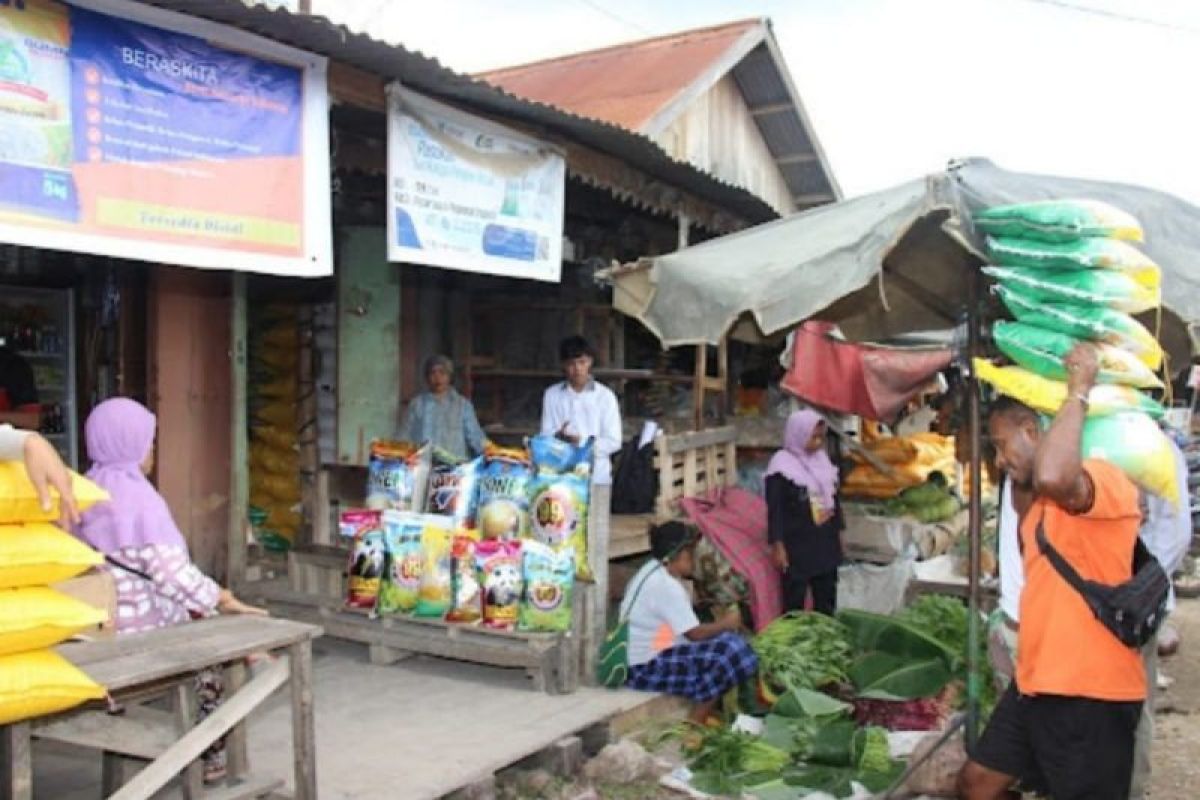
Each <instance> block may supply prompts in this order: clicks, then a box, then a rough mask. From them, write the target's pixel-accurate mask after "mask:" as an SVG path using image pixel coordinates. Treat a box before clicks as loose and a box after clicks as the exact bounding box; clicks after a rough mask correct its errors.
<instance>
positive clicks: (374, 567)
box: [346, 524, 387, 611]
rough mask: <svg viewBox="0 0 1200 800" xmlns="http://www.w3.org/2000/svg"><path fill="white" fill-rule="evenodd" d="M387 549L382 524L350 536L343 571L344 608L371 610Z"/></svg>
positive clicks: (363, 527)
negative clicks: (344, 571)
mask: <svg viewBox="0 0 1200 800" xmlns="http://www.w3.org/2000/svg"><path fill="white" fill-rule="evenodd" d="M386 553H387V549H386V547H385V545H384V541H383V527H382V524H377V525H374V526H371V527H368V526H367V525H365V524H364V525H363V526H361V527H360V528H359V530H358V532H357V533H355V535H354V545H353V546H352V547H351V548H350V561H349V564H348V566H347V567H346V607H347V608H360V609H364V610H367V611H374V610H375V603H376V602H377V601H378V599H379V587H380V584H381V583H382V582H383V568H384V561H385V560H386Z"/></svg>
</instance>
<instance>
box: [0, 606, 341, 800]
mask: <svg viewBox="0 0 1200 800" xmlns="http://www.w3.org/2000/svg"><path fill="white" fill-rule="evenodd" d="M320 635H321V629H320V628H318V627H316V626H313V625H306V624H302V623H298V622H290V621H288V620H281V619H264V618H262V617H238V616H229V617H217V618H214V619H208V620H202V621H198V622H193V623H190V624H187V625H180V626H177V627H174V628H165V629H162V630H157V631H152V632H149V633H143V634H135V635H130V636H122V637H118V638H115V639H108V640H104V641H95V642H79V643H71V644H66V645H63V646H62V647H60V648H59V652H60V653H61V654H62V655H63V656H64V657H66V658H67V659H68V660H69V661H71V662H72V663H74V664H75V665H76V666H78V667H79V668H80V669H82V670H83V671H84V672H85V673H87V674H88V675H89V676H90V677H91V678H92V679H93V680H95V681H96V682H97V683H99V684H100V685H102V686H104V687H105V688H107V689H108V691H109V694H110V695H111V697H112V698H113V699H114V700H115V701H117V702H118V703H121V704H122V705H124V706H125V709H124V711H123V713H120V714H112V713H109V711H108V710H107V708H97V707H96V705H89V706H84V707H81V708H79V709H75V710H72V711H68V712H64V713H61V714H54V715H50V716H47V717H41V718H38V719H33V720H28V721H25V722H19V723H15V724H12V725H5V726H3V727H0V743H2V744H3V746H4V747H3V750H4V757H3V761H2V762H0V763H2V764H3V766H4V769H5V774H4V780H3V793H4V794H6V795H7V796H8V797H9V798H13V800H30V798H32V797H33V764H32V752H31V747H30V743H31V739H46V740H51V741H57V742H64V743H68V744H71V745H75V746H79V747H86V748H91V749H94V750H99V751H101V752H102V753H103V754H104V755H103V759H104V760H103V791H104V796H105V797H111V798H114V799H115V800H148V799H149V798H150V797H151V796H153V795H155V794H156V793H157V792H159V791H160V790H161V789H163V788H164V787H165V786H167V784H169V783H170V782H171V780H172V779H174V778H175V777H176V776H177V775H180V776H181V777H182V780H181V786H180V788H181V790H182V793H183V797H184V798H185V800H199V799H200V798H204V799H205V800H244V799H246V798H256V797H267V796H270V797H273V798H274V797H284V796H286V795H283V794H281V793H280V792H279V789H280V786H281V785H282V781H279V780H272V779H267V778H256V777H255V776H253V775H251V774H250V770H249V757H248V752H247V742H246V719H247V717H248V716H249V714H250V713H251V712H253V711H254V710H255V709H256V708H257V707H258V706H260V705H261V704H262V703H263V701H265V700H266V699H267V698H268V697H270V696H271V694H272V693H274V692H275V690H276V689H278V688H280V687H281V686H283V685H284V684H286V683H289V682H290V683H291V704H292V737H293V745H292V746H293V755H294V764H295V793H294V794H293V795H291V796H292V797H294V798H296V800H315V798H316V797H317V781H316V750H315V740H314V720H313V682H312V678H313V676H312V640H313V639H314V638H316V637H317V636H320ZM255 653H273V654H278V655H279V658H278V659H277V660H275V661H274V662H273V663H270V664H269V665H268V666H266V667H265V668H264V669H263V670H262V671H260V672H258V674H256V675H254V676H253V677H250V674H249V673H250V670H249V669H248V668H247V666H246V657H247V656H250V655H252V654H255ZM208 668H223V669H224V670H225V672H226V681H225V687H226V694H225V697H224V698H223V699H222V701H221V705H220V706H219V707H218V708H217V709H216V711H214V712H213V713H212V714H210V715H209V716H208V717H206V718H205V719H204V721H203V722H200V723H199V724H196V722H195V717H194V712H195V696H194V695H195V693H194V680H195V675H196V673H197V672H199V671H200V670H203V669H208ZM163 698H166V699H167V700H168V707H169V708H170V710H169V711H168V710H161V709H158V708H155V707H153V706H152V705H145V703H147V702H148V701H153V700H160V699H163ZM226 735H227V738H226V747H227V752H228V772H229V780H228V782H227V785H225V786H223V787H219V788H212V789H209V790H207V791H206V790H205V789H204V787H203V782H202V772H201V765H200V762H199V761H198V759H199V758H200V755H201V754H202V753H203V752H204V751H205V750H206V749H207V748H208V747H209V746H210V745H211V744H212V743H213V742H215V741H217V740H218V739H220V738H221V737H222V736H226ZM130 760H133V761H135V762H149V763H148V765H146V766H145V768H144V769H142V770H141V771H140V772H138V773H137V774H136V775H134V776H133V777H132V778H131V779H130V780H129V781H128V782H125V780H124V774H123V773H124V768H125V766H126V765H127V764H128V763H129V761H130Z"/></svg>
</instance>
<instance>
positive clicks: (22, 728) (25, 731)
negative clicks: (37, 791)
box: [0, 722, 33, 800]
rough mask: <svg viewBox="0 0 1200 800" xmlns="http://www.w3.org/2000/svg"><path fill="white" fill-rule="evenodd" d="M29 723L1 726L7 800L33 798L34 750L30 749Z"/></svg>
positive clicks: (27, 799)
mask: <svg viewBox="0 0 1200 800" xmlns="http://www.w3.org/2000/svg"><path fill="white" fill-rule="evenodd" d="M29 730H30V728H29V723H28V722H15V723H13V724H11V725H5V726H4V727H3V728H0V748H2V749H3V751H4V753H3V759H4V761H3V763H4V786H3V788H2V790H0V792H2V796H3V797H4V798H5V800H33V752H32V750H31V749H30V741H29Z"/></svg>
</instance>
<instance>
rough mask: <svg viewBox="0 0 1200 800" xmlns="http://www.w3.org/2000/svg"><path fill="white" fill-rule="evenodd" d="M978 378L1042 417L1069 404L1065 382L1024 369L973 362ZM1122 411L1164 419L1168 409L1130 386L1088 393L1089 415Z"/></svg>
mask: <svg viewBox="0 0 1200 800" xmlns="http://www.w3.org/2000/svg"><path fill="white" fill-rule="evenodd" d="M974 368H975V375H976V376H977V377H978V378H979V380H981V381H983V382H985V383H988V384H991V385H992V387H993V388H994V389H995V390H996V391H997V392H999V393H1000V394H1003V395H1007V396H1008V397H1011V398H1013V399H1014V400H1020V401H1021V402H1022V403H1024V404H1025V405H1027V406H1029V407H1030V408H1032V409H1033V410H1034V411H1038V412H1041V413H1042V414H1057V413H1058V409H1059V408H1061V407H1062V404H1063V403H1065V402H1067V384H1066V383H1065V382H1064V381H1056V380H1051V379H1050V378H1043V377H1042V376H1041V375H1038V374H1037V373H1034V372H1030V371H1029V370H1027V369H1024V368H1023V367H1015V366H1014V367H997V366H996V365H995V364H993V363H992V362H990V361H986V360H984V359H982V358H977V359H975V360H974ZM1122 411H1141V412H1143V413H1145V414H1148V415H1150V416H1151V417H1153V418H1154V419H1161V418H1162V416H1163V415H1164V414H1165V413H1166V410H1165V409H1164V408H1163V407H1162V405H1161V404H1160V403H1159V402H1158V401H1157V400H1154V399H1153V398H1151V397H1150V396H1149V395H1146V394H1143V393H1142V392H1139V391H1138V390H1137V389H1134V388H1132V387H1130V386H1118V385H1115V384H1101V385H1099V386H1095V387H1093V388H1092V390H1091V391H1090V392H1089V393H1088V416H1089V417H1103V416H1106V415H1108V414H1117V413H1120V412H1122Z"/></svg>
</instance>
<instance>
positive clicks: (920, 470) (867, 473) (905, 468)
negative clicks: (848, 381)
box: [842, 426, 955, 500]
mask: <svg viewBox="0 0 1200 800" xmlns="http://www.w3.org/2000/svg"><path fill="white" fill-rule="evenodd" d="M863 430H864V435H863V447H864V448H865V449H866V450H867V451H868V452H869V453H870V454H871V455H872V456H873V457H874V458H875V459H876V460H877V461H881V462H883V463H884V464H885V465H887V467H888V471H883V470H880V469H878V468H877V467H875V466H874V465H873V464H872V463H871V462H870V461H869V460H868V459H866V458H865V457H863V456H862V455H860V454H852V455H851V458H852V459H853V460H854V462H855V465H854V468H853V469H851V470H850V473H849V474H848V475H847V476H846V479H845V481H843V483H842V492H843V493H844V494H845V495H846V496H847V497H862V498H869V499H876V500H887V499H891V498H893V497H896V496H897V495H899V494H900V493H901V492H903V491H904V490H905V489H910V488H912V487H914V486H919V485H920V484H923V483H925V482H926V481H927V480H929V476H930V475H932V474H933V473H935V472H937V473H940V474H941V475H942V476H943V477H944V478H946V480H947V481H952V480H953V479H954V476H955V461H954V437H952V436H941V435H940V434H936V433H916V434H913V435H911V436H879V435H878V433H877V432H875V429H874V427H873V426H867V427H864V429H863Z"/></svg>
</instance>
